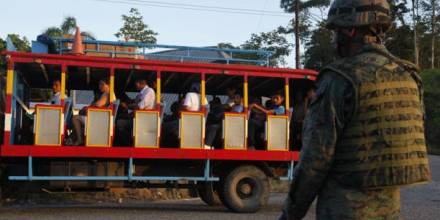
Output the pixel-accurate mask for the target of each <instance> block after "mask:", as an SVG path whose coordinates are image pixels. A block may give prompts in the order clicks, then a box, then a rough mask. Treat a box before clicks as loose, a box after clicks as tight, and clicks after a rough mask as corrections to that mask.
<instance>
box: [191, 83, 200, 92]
mask: <svg viewBox="0 0 440 220" xmlns="http://www.w3.org/2000/svg"><path fill="white" fill-rule="evenodd" d="M189 92H194V93H200V84H199V83H193V84H191V87H190V89H189Z"/></svg>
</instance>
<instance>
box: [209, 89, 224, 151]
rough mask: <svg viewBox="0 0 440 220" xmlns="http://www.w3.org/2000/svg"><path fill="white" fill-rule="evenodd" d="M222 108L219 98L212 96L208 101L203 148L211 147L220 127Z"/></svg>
mask: <svg viewBox="0 0 440 220" xmlns="http://www.w3.org/2000/svg"><path fill="white" fill-rule="evenodd" d="M223 114H224V108H223V105H222V102H221V100H220V98H218V97H214V99H213V100H212V101H211V103H210V111H209V114H208V117H207V119H206V139H205V149H213V148H214V147H213V145H214V143H215V140H216V139H217V138H216V137H217V136H219V134H220V131H221V129H222V121H223Z"/></svg>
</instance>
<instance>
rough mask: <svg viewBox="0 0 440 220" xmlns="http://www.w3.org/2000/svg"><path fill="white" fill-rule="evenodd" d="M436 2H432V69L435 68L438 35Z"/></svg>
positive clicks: (433, 0) (432, 0)
mask: <svg viewBox="0 0 440 220" xmlns="http://www.w3.org/2000/svg"><path fill="white" fill-rule="evenodd" d="M435 1H436V0H431V6H432V18H431V35H432V36H431V69H434V68H435V34H436V30H435V29H436V28H435V23H436V17H435V16H436V13H435V10H437V9H436V2H435Z"/></svg>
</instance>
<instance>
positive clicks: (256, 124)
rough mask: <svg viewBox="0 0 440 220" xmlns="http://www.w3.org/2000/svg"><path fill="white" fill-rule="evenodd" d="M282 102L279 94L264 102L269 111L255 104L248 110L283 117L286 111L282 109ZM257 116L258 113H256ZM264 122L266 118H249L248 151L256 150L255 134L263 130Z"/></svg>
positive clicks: (282, 99) (256, 137)
mask: <svg viewBox="0 0 440 220" xmlns="http://www.w3.org/2000/svg"><path fill="white" fill-rule="evenodd" d="M283 101H284V98H283V96H281V95H280V94H275V95H273V96H272V98H271V100H268V102H266V106H267V107H269V109H266V108H264V107H262V106H261V105H259V104H257V103H252V104H251V105H250V107H249V108H250V109H251V110H253V109H255V110H257V111H260V112H262V113H265V114H266V115H267V114H275V115H284V114H285V113H286V110H285V108H284V106H283V105H282V104H283ZM257 115H258V113H257ZM265 120H266V118H264V117H261V116H260V117H254V118H251V119H250V120H249V130H248V132H249V143H248V146H249V147H248V148H249V149H257V148H256V146H255V145H256V141H257V139H258V136H257V134H259V132H258V131H261V130H263V129H264V125H265Z"/></svg>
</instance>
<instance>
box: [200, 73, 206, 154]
mask: <svg viewBox="0 0 440 220" xmlns="http://www.w3.org/2000/svg"><path fill="white" fill-rule="evenodd" d="M201 78H202V80H201V82H200V84H201V85H200V88H201V89H200V104H201V110H202V112H203V113H204V114H205V116H204V117H203V120H202V140H201V142H202V143H201V145H202V146H204V145H205V133H206V129H205V124H206V123H205V120H206V118H207V114H206V113H207V112H206V107H205V105H206V104H207V103H205V100H206V98H205V96H206V89H205V81H206V80H205V78H206V74H205V73H202V74H201Z"/></svg>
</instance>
